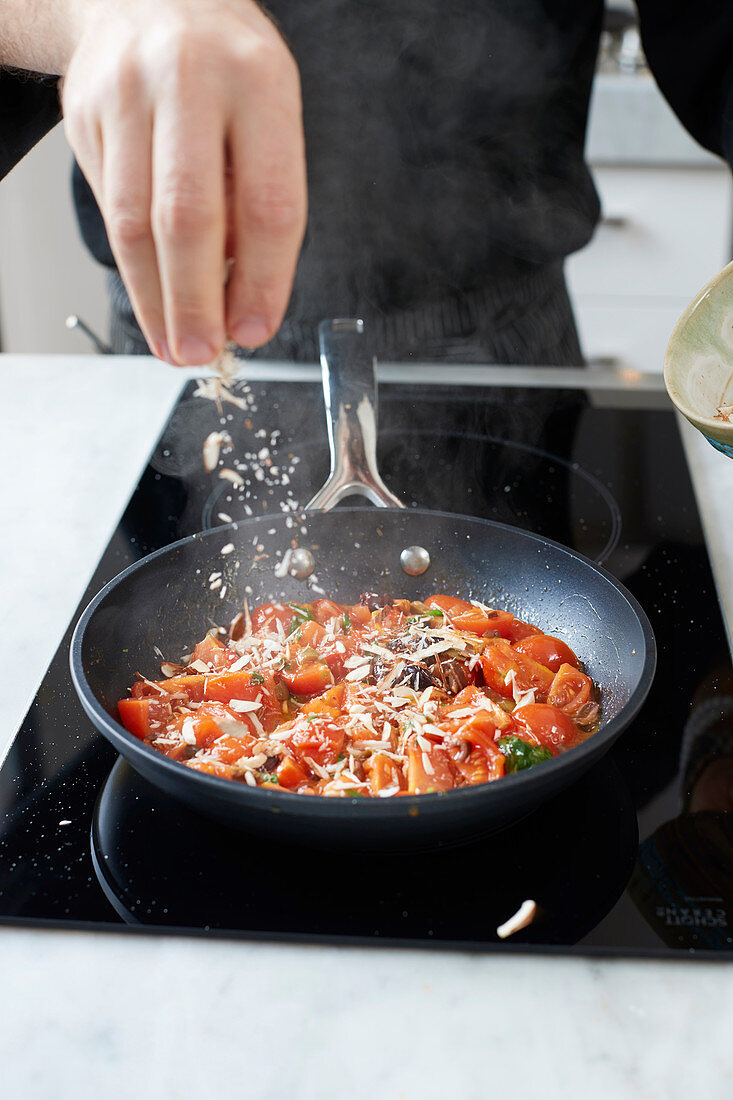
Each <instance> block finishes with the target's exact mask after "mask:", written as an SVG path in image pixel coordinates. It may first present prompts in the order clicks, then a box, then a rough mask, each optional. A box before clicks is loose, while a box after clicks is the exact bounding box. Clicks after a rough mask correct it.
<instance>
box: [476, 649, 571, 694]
mask: <svg viewBox="0 0 733 1100" xmlns="http://www.w3.org/2000/svg"><path fill="white" fill-rule="evenodd" d="M481 668H482V669H483V673H484V681H485V683H486V685H487V686H488V687H490V688H492V690H493V691H496V692H498V694H499V695H504V696H506V698H507V699H510V698H512V697H513V694H514V693H513V690H512V684H513V683H514V684H516V686H517V688H518V690H519V691H529V690H530V689H533V690H534V691H536V692H537V693H538V694H539V695H542V696H545V695H547V692H548V691H549V690H550V686H551V684H552V680H553V676H552V673H551V672H550V670H549V669H547V668H545V666H544V665H541V664H540V663H539V662H538V661H533V660H532V658H531V657H527V656H525V654H523V653H517V651H516V650H515V649H513V648H512V646H510V645H509V643H508V642H507V641H505V640H504V639H503V638H492V639H491V640H490V641H489V642H488V644H487V646H486V649H485V650H484V652H483V654H482V656H481ZM512 673H513V674H514V675H513V676H512Z"/></svg>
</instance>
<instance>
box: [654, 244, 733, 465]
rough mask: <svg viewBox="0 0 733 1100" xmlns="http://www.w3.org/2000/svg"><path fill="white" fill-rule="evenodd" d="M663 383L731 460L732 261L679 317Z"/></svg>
mask: <svg viewBox="0 0 733 1100" xmlns="http://www.w3.org/2000/svg"><path fill="white" fill-rule="evenodd" d="M664 383H665V385H666V387H667V392H668V393H669V396H670V397H671V398H672V401H673V402H674V403H675V405H676V406H677V408H678V409H679V411H680V412H681V413H682V415H683V416H685V417H687V419H688V420H689V421H690V423H691V424H693V425H694V426H695V427H696V428H697V429H698V430H699V431H701V432H702V434H703V435H704V436H705V437H706V439H707V440H708V442H709V443H712V445H713V447H716V448H717V449H718V450H719V451H722V452H723V453H724V454H727V455H728V456H729V457H730V458H733V421H731V420H726V419H724V418H721V417H720V416H716V412H717V410H718V409H719V408H720V407H721V406H726V405H728V406H733V263H730V264H728V266H727V267H724V268H723V270H722V271H719V272H718V274H717V275H715V276H713V278H712V279H711V280H710V282H709V283H707V284H706V285H705V286H704V287H703V288H702V290H701V291H700V293H699V294H697V295H696V297H695V298H694V300H693V301H692V302H691V303H690V305H689V306H688V307H687V309H686V310H685V312H684V313H683V314H682V316H681V317H680V319H679V321H678V322H677V325H676V327H675V330H674V332H673V333H672V336H671V338H670V341H669V344H668V345H667V352H666V355H665V357H664Z"/></svg>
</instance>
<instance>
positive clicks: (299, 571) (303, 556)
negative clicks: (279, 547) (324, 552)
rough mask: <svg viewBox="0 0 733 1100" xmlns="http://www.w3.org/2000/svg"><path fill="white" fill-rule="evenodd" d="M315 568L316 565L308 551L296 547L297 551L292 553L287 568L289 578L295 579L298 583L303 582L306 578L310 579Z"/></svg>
mask: <svg viewBox="0 0 733 1100" xmlns="http://www.w3.org/2000/svg"><path fill="white" fill-rule="evenodd" d="M315 567H316V563H315V561H314V559H313V555H312V554H311V552H310V550H306V549H305V548H304V547H298V549H297V550H293V551H292V553H291V555H290V565H289V566H288V572H289V573H290V576H291V577H295V578H296V580H299V581H304V580H305V579H306V577H310V575H311V573H312V572H313V570H314V569H315Z"/></svg>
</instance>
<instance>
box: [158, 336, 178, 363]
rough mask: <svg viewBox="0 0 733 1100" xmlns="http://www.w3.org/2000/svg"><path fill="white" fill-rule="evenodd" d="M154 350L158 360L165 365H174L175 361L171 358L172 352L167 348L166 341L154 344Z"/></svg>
mask: <svg viewBox="0 0 733 1100" xmlns="http://www.w3.org/2000/svg"><path fill="white" fill-rule="evenodd" d="M156 349H157V350H156V352H155V354H156V355H157V357H158V359H162V360H163V361H164V362H166V363H175V359H174V358H173V352H172V351H171V349H170V347H169V346H168V341H167V340H160V341H159V342H158V343H157V344H156Z"/></svg>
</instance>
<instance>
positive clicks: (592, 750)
mask: <svg viewBox="0 0 733 1100" xmlns="http://www.w3.org/2000/svg"><path fill="white" fill-rule="evenodd" d="M321 329H322V334H321V335H322V356H321V361H322V365H323V371H324V393H325V395H326V406H327V412H328V414H329V418H328V426H329V439H330V442H331V450H332V471H331V475H330V477H329V480H328V481H327V483H326V485H325V486H324V488H323V490H321V492H320V493H318V494H317V495H316V497H314V499H313V501H312V502H311V505H310V506H315V507H319V508H330V507H332V506H333V504H334V503H336V501H337V500H340V499H341V498H342V497H344V496H348V495H353V494H354V493H356V492H359V493H361V494H363V495H365V496H368V497H369V498H370V499H371V500H372V501H373V502H374V503H377V504H379V505H381V507H379V508H378V509H374V508H339V509H338V510H337V511H335V512H323V511H321V512H315V513H313V514H311V515H309V516H308V519H307V531H308V533H307V535H302V536H300V547H301V549H302V550H308V551H310V553H311V554H312V556H313V560H314V563H315V571H314V572H313V574H312V576H311V577H310V578H309V579H308V580H303V579H298V577H296V576H293V575H292V574H291V573H286V574H285V576H282V577H280V576H278V575H277V573H282V572H283V569H282V568H280V569H278V570H277V571H276V570H275V568H274V567H275V565H276V564H277V562H278V561H281V560H282V555H283V550H284V548H286V547H288V546H289V544H290V540H291V538H292V534H293V532H292V529H291V528H290V527H288V526H286V517H285V516H280V517H272V516H260V517H256V518H253V519H250V520H246V521H243V522H240V523H236V524H232V525H229V526H227V527H222V528H217V529H216V530H212V531H207V532H205V533H202V534H197V535H193V536H191V537H189V538H186V539H183V540H181V541H180V542H177V543H174V544H173V545H171V546H168V547H165V548H164V549H162V550H159V551H157V552H156V553H154V554H150V555H149V556H148V557H147V558H144V559H143V560H142V561H140V562H137V563H136V564H135V565H133V566H131V567H130V568H129V569H126V570H125V571H124V572H123V573H121V574H120V575H119V576H118V577H116V578H115V579H114V580H113V581H111V582H110V583H109V584H108V585H107V586H106V587H105V588H104V589H102V591H101V592H100V593H99V594H98V595H97V596H96V597H95V598H94V599H93V600H92V602H91V603H90V605H89V607H88V608H87V609H86V611H85V612H84V614H83V615H82V617H81V619H80V620H79V623H78V625H77V628H76V631H75V633H74V637H73V639H72V644H71V673H72V678H73V681H74V685H75V687H76V690H77V692H78V694H79V698H80V700H81V703H82V706H83V707H84V709H85V711H86V713H87V714H88V716H89V718H90V719H91V720H92V722H93V723H94V725H95V726H96V728H97V729H98V730H99V731H100V732H101V733H102V734H104V736H105V737H107V738H108V739H109V740H110V741H111V742H112V744H113V745H114V746H115V748H116V749H117V750H118V751H119V752H120V753H121V754H122V755H123V756H124V757H126V758H127V760H129V762H130V763H131V764H132V765H133V767H135V768H136V769H137V771H138V772H140V773H141V774H142V775H143V776H145V777H146V778H147V779H149V780H150V781H151V782H152V783H154V784H155V785H156V786H158V787H160V788H162V789H163V790H164V791H166V792H167V793H169V794H172V795H174V796H175V797H177V798H179V799H181V800H182V801H184V802H185V803H187V804H188V805H190V806H191V807H193V808H194V809H196V810H199V811H200V812H202V813H204V814H207V815H209V816H212V817H214V818H216V819H217V820H219V821H222V822H224V823H226V824H230V825H235V826H241V827H244V828H246V829H251V830H254V831H260V832H265V833H268V834H273V835H279V836H282V837H285V838H289V839H292V840H295V841H301V840H302V841H306V842H307V841H311V840H312V841H317V842H319V843H334V844H338V845H341V844H352V843H353V844H356V845H359V844H361V845H364V846H367V847H368V846H371V845H382V844H388V845H391V846H394V847H402V846H406V847H407V846H410V845H414V844H418V845H422V844H431V843H440V842H449V841H451V840H454V839H455V838H457V837H458V836H466V835H471V834H479V833H481V832H485V831H488V830H491V829H496V828H499V827H500V826H502V825H505V824H508V823H509V822H511V821H514V820H517V819H518V818H520V817H523V816H524V815H525V814H527V813H528V812H529V811H530V810H532V809H533V808H535V807H536V806H538V805H539V804H540V803H541V802H543V801H544V800H545V799H547V798H549V797H550V796H551V795H552V794H554V793H556V792H558V791H559V790H561V789H562V788H563V787H565V786H566V785H568V784H569V783H571V782H572V781H573V780H574V779H575V778H577V777H578V776H579V775H581V773H582V772H584V771H585V770H586V769H587V768H589V767H590V765H591V764H592V763H593V762H594V761H596V760H597V759H598V758H599V757H601V756H602V755H603V754H604V753H605V752H606V751H607V750H608V749H609V748H610V746H611V745H612V744H613V742H614V741H615V740H616V738H617V737H618V736H619V734H620V733H621V732H622V731H623V729H624V728H625V727H626V726H627V725H628V723H629V722H630V721H631V719H632V718H633V717H634V715H635V714H636V713H637V711H638V710H639V708H640V706H641V704H642V702H643V701H644V698H645V697H646V694H647V692H648V690H649V687H650V685H651V681H652V677H653V675H654V667H655V644H654V637H653V634H652V630H651V627H650V625H649V621H648V619H647V617H646V615H645V614H644V612H643V610H642V609H641V607H640V606H639V604H638V603H637V601H636V600H635V599H634V597H633V596H632V595H631V594H630V593H629V592H627V591H626V589H625V588H624V587H623V586H622V585H620V584H619V583H618V582H617V581H616V580H615V579H614V578H613V577H612V576H611V575H610V574H608V573H607V572H606V571H605V570H603V569H602V568H600V567H599V566H597V565H594V564H593V563H592V562H590V561H588V560H587V559H586V558H583V557H581V556H580V555H579V554H576V553H574V552H573V551H571V550H568V549H567V548H566V547H564V546H560V545H559V544H558V543H554V542H551V541H549V540H547V539H543V538H540V537H539V536H536V535H533V534H530V533H527V532H524V531H519V530H515V529H514V528H511V527H507V526H506V525H504V524H499V523H493V522H491V521H489V520H482V519H471V518H468V517H466V516H457V515H451V514H449V513H445V512H432V511H421V510H412V509H411V510H409V511H407V510H406V509H404V508H403V507H402V506H401V502H399V501H398V500H397V498H396V497H394V496H393V494H391V493H390V492H389V490H388V489H387V488H386V486H384V484H383V483H382V481H381V479H380V477H379V474H378V472H377V469H376V460H375V442H376V390H375V381H374V378H375V375H374V368H373V364H372V363H371V362H370V361H369V360H368V359H367V358H366V356H365V352H364V350H363V347H362V345H363V336H362V335H361V333H362V326H361V322H353V321H350V322H328V323H324V325H323V326H321ZM310 506H309V507H310ZM229 542H234V543H235V545H236V548H237V549H236V552H235V553H232V554H229V555H227V556H225V557H222V555H221V549H222V547H223V546H225V545H226V544H227V543H229ZM260 546H261V547H263V548H264V549H263V550H259V549H258V547H260ZM415 546H417V547H422V548H424V549H426V550H427V551H428V552H429V556H430V561H431V564H430V567H429V569H428V571H427V572H426V573H425V574H423V575H420V576H410V575H407V574H406V573H405V572H404V571H403V568H402V566H401V563H400V556H401V553H402V551H403V550H405V549H406V548H408V547H415ZM306 557H307V555H306ZM408 557H410V555H408ZM411 557H412V560H413V561H414V560H416V559H415V555H412V556H411ZM419 557H420V556H419V555H418V556H417V560H419ZM255 559H257V560H255ZM299 564H300V566H301V571H302V568H303V567H304V563H303V562H302V561H301V562H300V563H299ZM214 571H217V572H220V571H223V572H224V582H225V583H226V585H227V595H226V598H225V599H224V600H222V599H220V597H219V590H215V591H213V592H212V591H211V590H210V589H209V587H208V577H209V575H210V574H211V573H212V572H214ZM314 584H315V585H317V587H318V588H320V589H322V590H323V591H324V592H325V593H326V594H327V595H328V596H330V597H332V598H333V599H335V600H337V601H338V602H343V603H354V602H357V601H358V598H359V595H360V593H361V592H364V591H377V592H387V593H389V594H390V595H391V596H394V597H398V596H402V597H406V598H408V599H420V598H423V597H425V596H427V595H428V594H430V593H432V592H440V591H445V592H448V593H455V594H456V595H460V596H462V597H465V598H474V599H480V600H483V601H485V602H487V603H489V604H493V605H496V606H500V607H506V608H508V609H509V610H511V611H513V612H514V613H515V614H516V615H518V616H519V617H521V618H522V619H527V620H530V621H531V622H535V623H537V624H538V625H539V626H541V627H542V628H543V629H544V630H545V631H547V633H550V634H554V635H556V636H558V637H561V638H563V639H564V640H565V641H566V642H567V643H568V644H569V645H570V646H571V648H572V649H573V650H574V651H575V652H576V653H577V654H578V655H579V656H580V657H581V659H582V660H583V661H584V662H585V664H586V667H587V671H588V673H589V675H590V676H592V678H593V679H594V680H595V681H596V682H597V683H598V684H599V685H600V687H601V691H602V706H603V709H602V719H601V728H600V730H599V732H598V733H596V734H595V735H594V736H592V737H591V738H589V739H588V740H587V741H586V742H584V743H583V744H582V745H579V746H578V747H576V748H574V749H572V750H571V751H569V752H567V753H565V754H563V755H562V756H559V757H556V758H555V759H553V760H551V761H548V762H547V763H544V764H542V765H541V766H539V767H535V768H532V769H530V770H528V771H525V772H522V773H519V774H517V775H512V776H507V777H505V778H503V779H501V780H499V781H498V782H495V783H491V784H486V785H482V786H476V787H465V788H461V789H460V790H456V791H448V792H445V793H444V794H434V795H415V796H403V797H400V798H391V799H363V798H354V799H342V798H324V797H321V796H311V797H304V796H302V795H296V794H291V793H288V792H285V791H283V792H279V791H271V790H262V789H258V788H251V787H248V786H246V785H245V784H240V783H235V782H232V781H230V780H225V779H218V778H216V777H214V776H208V775H205V774H201V773H198V772H194V771H192V770H191V769H189V768H187V767H185V766H184V765H182V764H179V763H177V762H175V761H172V760H169V759H168V758H166V757H164V756H162V755H161V754H160V753H157V752H156V751H155V750H154V749H151V748H149V747H148V746H147V745H144V744H143V743H142V742H140V741H139V740H137V738H135V737H133V736H132V735H131V734H129V733H128V732H127V731H126V730H125V729H124V727H123V726H122V725H120V723H119V722H118V720H117V717H116V702H117V700H118V699H121V698H123V697H124V696H125V694H126V691H127V687H128V686H129V685H130V684H131V683H132V682H133V681H134V678H135V673H136V672H137V671H141V672H143V673H145V674H153V673H154V672H155V669H156V668H157V660H156V658H155V654H154V651H153V647H155V646H157V647H158V648H159V649H160V650H162V652H163V653H165V654H166V656H169V657H171V658H173V659H175V658H176V657H177V656H178V655H180V654H181V653H184V652H188V651H189V650H190V648H191V646H192V644H193V643H194V642H195V641H196V640H197V639H199V638H200V637H201V636H202V635H203V634H204V632H205V630H206V629H207V627H208V626H210V625H211V623H212V622H227V621H228V620H229V619H231V618H232V617H233V616H234V615H235V614H236V612H237V611H238V610H239V609H240V606H241V601H242V596H243V593H244V589H245V586H249V587H250V588H251V589H252V591H251V594H250V595H249V601H250V605H251V606H256V605H257V604H258V603H261V602H265V601H270V600H284V601H291V600H293V601H297V602H303V601H305V600H311V599H313V598H315V596H316V595H318V594H319V593H318V591H317V590H316V592H315V593H314V592H313V590H312V587H311V586H312V585H314ZM579 827H580V828H582V823H579Z"/></svg>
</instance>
